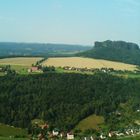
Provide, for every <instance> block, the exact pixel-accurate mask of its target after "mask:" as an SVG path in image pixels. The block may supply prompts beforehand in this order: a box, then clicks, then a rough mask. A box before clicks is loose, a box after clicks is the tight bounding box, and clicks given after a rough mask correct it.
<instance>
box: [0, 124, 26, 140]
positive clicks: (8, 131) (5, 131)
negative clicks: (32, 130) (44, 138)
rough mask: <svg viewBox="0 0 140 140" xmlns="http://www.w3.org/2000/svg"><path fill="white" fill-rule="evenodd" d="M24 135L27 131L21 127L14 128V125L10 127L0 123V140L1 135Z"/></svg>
mask: <svg viewBox="0 0 140 140" xmlns="http://www.w3.org/2000/svg"><path fill="white" fill-rule="evenodd" d="M15 136H18V137H23V136H24V137H25V136H27V131H26V130H24V129H21V128H16V127H12V126H9V125H5V124H0V140H1V139H2V137H3V138H4V137H6V138H7V139H8V137H11V139H12V137H15Z"/></svg>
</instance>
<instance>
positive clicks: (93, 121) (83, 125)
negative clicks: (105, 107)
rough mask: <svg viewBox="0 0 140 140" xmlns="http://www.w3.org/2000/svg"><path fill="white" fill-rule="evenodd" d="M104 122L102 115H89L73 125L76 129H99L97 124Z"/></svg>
mask: <svg viewBox="0 0 140 140" xmlns="http://www.w3.org/2000/svg"><path fill="white" fill-rule="evenodd" d="M103 123H104V118H103V117H102V116H96V115H91V116H89V117H87V118H85V119H83V120H82V121H80V122H79V124H78V125H77V126H76V127H75V130H76V129H80V130H82V131H85V130H87V129H99V125H101V124H103Z"/></svg>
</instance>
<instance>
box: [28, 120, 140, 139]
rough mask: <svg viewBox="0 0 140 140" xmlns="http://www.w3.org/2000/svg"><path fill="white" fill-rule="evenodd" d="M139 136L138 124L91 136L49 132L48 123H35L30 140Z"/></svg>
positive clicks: (55, 130) (56, 129)
mask: <svg viewBox="0 0 140 140" xmlns="http://www.w3.org/2000/svg"><path fill="white" fill-rule="evenodd" d="M139 135H140V123H139V125H137V126H132V127H128V128H125V129H123V130H117V131H108V132H103V131H101V130H100V131H99V132H98V133H96V134H95V133H93V134H84V133H77V132H76V131H74V130H72V131H69V132H66V131H65V132H64V131H60V129H58V128H54V129H52V130H50V127H49V125H48V123H44V124H43V125H39V124H38V122H35V125H34V127H33V129H32V135H31V138H30V139H31V140H48V139H52V140H53V139H60V140H65V139H67V140H75V139H76V140H108V139H114V140H115V139H122V138H127V137H134V136H139Z"/></svg>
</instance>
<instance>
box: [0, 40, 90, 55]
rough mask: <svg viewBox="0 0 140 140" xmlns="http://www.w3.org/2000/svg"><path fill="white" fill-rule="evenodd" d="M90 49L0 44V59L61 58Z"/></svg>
mask: <svg viewBox="0 0 140 140" xmlns="http://www.w3.org/2000/svg"><path fill="white" fill-rule="evenodd" d="M89 49H91V47H90V46H82V45H67V44H45V43H44V44H41V43H10V42H9V43H8V42H7V43H6V42H3V43H2V42H0V57H5V56H45V57H46V56H59V55H60V56H62V55H64V56H65V55H66V56H67V55H68V56H69V55H72V54H74V53H77V52H81V51H86V50H89Z"/></svg>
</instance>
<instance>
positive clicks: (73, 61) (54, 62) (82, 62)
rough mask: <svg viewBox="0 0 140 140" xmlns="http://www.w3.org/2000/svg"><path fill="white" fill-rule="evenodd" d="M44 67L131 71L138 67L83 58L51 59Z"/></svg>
mask: <svg viewBox="0 0 140 140" xmlns="http://www.w3.org/2000/svg"><path fill="white" fill-rule="evenodd" d="M43 65H44V66H55V67H64V66H69V67H75V68H95V69H96V68H98V69H101V68H113V69H115V70H129V71H133V70H135V69H136V66H135V65H131V64H125V63H121V62H114V61H108V60H101V59H92V58H82V57H59V58H49V59H47V60H46V61H44V62H43Z"/></svg>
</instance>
